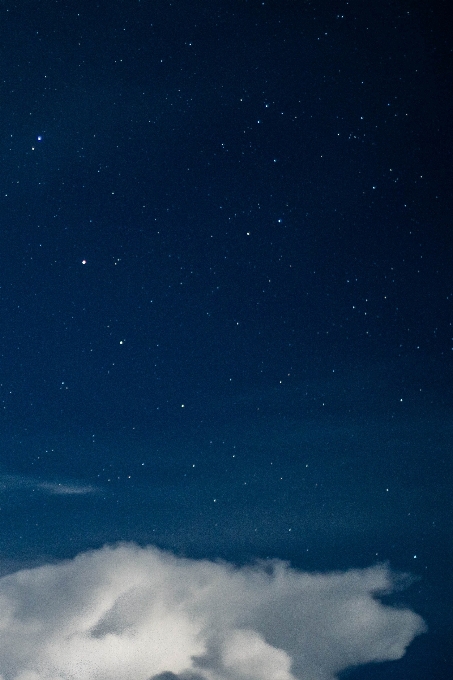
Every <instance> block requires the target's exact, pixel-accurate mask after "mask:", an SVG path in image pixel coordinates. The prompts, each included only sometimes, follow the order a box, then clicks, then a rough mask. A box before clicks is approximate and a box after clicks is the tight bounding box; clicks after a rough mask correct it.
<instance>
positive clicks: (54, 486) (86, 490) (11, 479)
mask: <svg viewBox="0 0 453 680" xmlns="http://www.w3.org/2000/svg"><path fill="white" fill-rule="evenodd" d="M2 491H3V492H5V491H41V492H43V493H49V494H52V495H61V496H71V495H85V494H92V493H97V492H98V491H99V489H98V488H96V487H95V486H92V485H87V484H85V485H84V484H78V483H77V482H72V483H70V482H46V481H41V480H39V479H36V478H35V477H28V476H25V475H23V476H21V475H0V493H1V492H2Z"/></svg>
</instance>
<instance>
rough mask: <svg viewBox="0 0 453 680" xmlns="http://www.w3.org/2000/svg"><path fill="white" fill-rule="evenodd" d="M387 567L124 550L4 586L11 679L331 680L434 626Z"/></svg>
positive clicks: (0, 611) (2, 646)
mask: <svg viewBox="0 0 453 680" xmlns="http://www.w3.org/2000/svg"><path fill="white" fill-rule="evenodd" d="M393 587H394V586H393V577H392V574H391V573H390V572H389V570H388V569H387V568H386V567H383V566H376V567H373V568H369V569H364V570H351V571H347V572H344V573H332V574H308V573H302V572H299V571H296V570H293V569H291V568H290V567H289V566H288V565H286V564H285V563H283V562H279V561H275V562H273V563H272V564H271V565H269V564H267V563H266V564H265V565H259V564H258V565H257V566H254V567H241V568H236V567H233V566H232V565H229V564H226V563H214V562H209V561H205V560H200V561H196V560H190V559H183V558H179V557H175V556H173V555H171V554H169V553H165V552H162V551H160V550H158V549H156V548H154V547H148V548H139V547H137V546H135V545H130V544H126V545H119V546H116V547H106V548H103V549H102V550H98V551H93V552H88V553H83V554H81V555H78V556H77V557H76V558H75V559H73V560H71V561H67V562H63V563H59V564H56V565H55V564H53V565H47V566H42V567H38V568H34V569H28V570H22V571H18V572H16V573H14V574H9V575H8V576H4V577H2V578H1V579H0V678H1V680H74V679H77V680H107V679H108V680H149V679H150V678H153V679H154V680H176V679H178V680H296V679H301V680H302V679H303V680H329V679H331V678H334V677H335V675H336V674H337V673H338V672H339V671H340V670H342V669H344V668H347V667H349V666H353V665H356V664H363V663H367V662H369V661H384V660H390V659H399V658H400V657H401V656H403V654H404V652H405V649H406V647H407V645H408V644H409V643H410V642H411V640H412V639H413V638H414V636H416V635H417V634H419V633H421V632H423V630H424V629H425V626H424V623H423V621H422V619H421V618H420V617H419V616H418V615H417V614H415V613H413V612H412V611H410V610H408V609H401V608H393V607H389V606H386V605H384V604H382V603H381V602H380V601H379V600H378V599H376V595H378V594H382V593H384V592H385V593H388V592H391V591H392V589H393Z"/></svg>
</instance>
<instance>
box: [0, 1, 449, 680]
mask: <svg viewBox="0 0 453 680" xmlns="http://www.w3.org/2000/svg"><path fill="white" fill-rule="evenodd" d="M365 4H366V3H365ZM0 17H1V23H0V26H1V28H0V32H1V41H0V50H1V54H2V57H1V79H0V80H1V98H0V130H1V147H0V154H1V166H0V175H1V188H2V191H1V193H0V216H1V217H0V219H1V222H0V319H1V324H0V333H1V361H0V373H1V375H0V406H1V423H0V424H1V430H0V444H1V451H0V491H1V496H0V505H1V510H0V549H1V553H0V555H1V569H2V571H3V573H7V572H13V571H15V570H17V569H18V568H20V567H22V566H30V565H39V564H43V563H46V562H51V563H54V562H55V560H59V559H61V558H73V557H74V556H75V555H77V554H79V553H81V552H84V551H87V550H89V549H95V550H97V549H99V548H100V547H101V546H103V545H104V544H113V543H115V542H116V541H128V542H129V541H133V542H136V543H138V544H139V545H141V546H145V545H154V546H157V547H158V548H160V549H165V550H171V551H172V552H173V553H175V554H176V555H185V556H187V557H188V558H194V559H195V558H196V559H198V558H209V559H218V558H221V559H226V560H230V561H232V562H234V563H237V564H243V563H247V562H249V561H250V560H253V559H255V558H279V559H282V560H290V561H291V563H292V564H293V565H294V566H295V567H297V568H299V569H302V570H308V571H310V572H313V571H315V572H324V571H328V570H346V569H349V568H352V567H354V568H365V567H368V566H371V565H375V564H377V563H379V564H380V563H388V564H389V565H390V567H391V568H392V569H395V570H397V571H399V570H403V571H409V572H410V573H412V574H414V575H416V576H417V577H420V580H418V581H417V582H416V583H415V584H413V585H412V587H411V588H410V589H409V590H408V591H407V593H405V594H404V596H403V595H400V594H398V595H397V596H392V597H393V600H392V602H393V601H396V602H398V603H399V602H400V601H401V602H403V601H404V603H406V604H407V605H408V606H410V607H411V608H413V609H414V610H415V611H416V612H417V613H419V614H420V615H421V616H423V618H424V619H425V620H426V622H427V624H428V628H429V631H428V633H427V634H426V635H424V636H422V637H420V638H418V639H417V640H416V641H415V642H414V643H413V645H411V646H410V648H409V650H408V652H407V654H406V656H405V657H404V658H403V659H402V660H400V661H398V662H394V661H391V662H387V663H382V664H377V665H372V666H364V667H361V668H360V669H357V670H356V671H350V672H349V673H350V674H348V677H349V678H357V680H359V679H361V680H367V679H370V678H389V677H398V678H409V677H410V678H411V680H417V679H418V678H420V679H421V678H425V677H427V676H429V677H431V678H433V680H437V679H439V680H441V679H442V680H443V679H444V678H445V679H446V678H449V677H450V676H449V673H450V672H451V662H452V659H451V652H450V651H449V650H448V643H447V641H448V639H449V638H451V632H452V624H453V621H452V617H451V612H450V608H449V607H448V606H447V604H446V603H447V602H449V601H451V597H452V589H451V583H450V572H451V560H452V557H453V555H452V550H451V531H452V501H451V485H452V479H453V469H452V454H451V451H452V434H453V432H452V400H451V385H452V367H453V364H452V359H453V351H452V350H453V328H452V300H453V273H452V272H453V267H452V245H451V244H452V239H451V214H452V198H451V197H452V192H451V187H452V176H451V175H452V172H451V161H452V158H451V156H452V132H451V130H452V128H451V119H452V94H451V73H452V39H451V21H450V19H449V13H448V3H447V2H441V1H440V0H436V2H434V3H424V2H417V1H415V0H413V1H409V0H407V1H406V0H401V1H399V0H398V1H397V2H387V1H385V2H383V3H380V4H379V5H378V6H372V7H371V6H364V3H362V2H358V0H350V1H349V2H346V1H344V0H338V1H337V2H330V1H329V0H324V1H320V2H317V3H316V2H308V1H307V2H303V1H302V0H300V1H291V2H290V1H289V0H288V1H286V0H279V1H278V2H274V1H271V0H270V1H266V2H255V1H249V2H247V1H246V0H209V2H202V1H201V0H199V1H196V0H190V1H189V0H180V1H176V0H175V1H174V2H169V1H168V0H165V1H164V0H152V1H151V0H134V1H132V0H127V1H123V2H117V1H114V2H111V3H107V2H104V1H103V0H100V1H99V2H97V3H93V2H83V1H81V2H71V1H69V0H68V2H63V1H61V2H60V1H57V0H42V1H38V0H30V1H29V0H24V1H21V2H11V3H9V2H6V3H3V4H2V7H1V9H0ZM395 597H396V598H397V599H396V600H395ZM449 655H450V656H449ZM2 663H5V664H7V663H9V662H6V661H2V659H1V658H0V674H2V673H4V676H5V678H8V679H9V678H11V680H13V679H14V678H15V677H16V676H15V675H14V673H13V671H12V670H9V671H8V672H9V673H10V674H9V675H8V672H7V671H6V670H4V669H3V668H2V666H1V664H2ZM225 663H226V662H225ZM351 665H352V664H351ZM6 668H8V669H9V668H10V666H8V667H7V666H5V669H6ZM11 668H13V666H11ZM175 668H176V667H175ZM170 670H171V671H172V672H173V671H174V672H175V673H179V670H178V671H176V670H174V669H173V667H170V666H168V672H170ZM196 672H198V670H197V671H196ZM294 672H295V671H294ZM43 677H47V676H43ZM62 677H66V676H62ZM90 677H91V676H90ZM93 677H94V676H93ZM96 677H97V676H96ZM118 677H120V676H118ZM121 677H122V676H121ZM156 677H157V675H156ZM175 677H176V676H175ZM178 677H181V678H182V677H183V675H181V676H178ZM184 677H185V676H184ZM194 677H195V676H194ZM197 677H203V678H205V676H204V675H203V674H201V675H200V676H197ZM207 677H211V676H206V678H207ZM234 677H236V676H234ZM238 677H239V676H238ZM241 677H242V676H241ZM253 677H255V676H253ZM269 677H270V676H269ZM263 680H267V676H266V677H264V676H263Z"/></svg>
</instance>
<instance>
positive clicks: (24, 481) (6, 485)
mask: <svg viewBox="0 0 453 680" xmlns="http://www.w3.org/2000/svg"><path fill="white" fill-rule="evenodd" d="M15 490H17V491H20V490H28V491H38V492H42V493H49V494H58V495H81V494H89V493H95V492H96V491H98V489H97V488H96V487H95V486H91V485H86V484H85V485H84V484H80V483H77V482H50V481H43V480H40V479H37V478H35V477H28V476H26V475H0V492H2V491H15ZM0 680H1V678H0Z"/></svg>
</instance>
